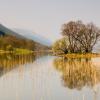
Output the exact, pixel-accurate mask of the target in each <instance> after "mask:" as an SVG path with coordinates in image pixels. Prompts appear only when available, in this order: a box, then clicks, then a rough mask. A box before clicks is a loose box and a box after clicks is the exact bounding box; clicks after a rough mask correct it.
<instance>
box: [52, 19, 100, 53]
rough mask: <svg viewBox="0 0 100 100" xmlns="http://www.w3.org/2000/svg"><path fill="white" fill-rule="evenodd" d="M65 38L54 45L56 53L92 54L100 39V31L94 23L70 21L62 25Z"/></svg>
mask: <svg viewBox="0 0 100 100" xmlns="http://www.w3.org/2000/svg"><path fill="white" fill-rule="evenodd" d="M61 34H62V35H63V38H62V39H60V40H58V41H56V42H55V43H54V45H53V51H54V52H55V53H57V52H62V53H65V54H66V53H90V52H92V50H93V47H94V46H95V44H96V43H97V42H98V40H99V39H100V29H99V28H98V27H97V26H95V25H94V24H93V23H88V24H84V23H83V22H82V21H70V22H68V23H65V24H63V25H62V31H61Z"/></svg>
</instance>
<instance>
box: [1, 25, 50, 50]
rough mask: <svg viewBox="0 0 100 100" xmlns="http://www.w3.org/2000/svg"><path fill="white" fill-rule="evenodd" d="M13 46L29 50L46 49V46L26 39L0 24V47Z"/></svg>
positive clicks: (7, 47)
mask: <svg viewBox="0 0 100 100" xmlns="http://www.w3.org/2000/svg"><path fill="white" fill-rule="evenodd" d="M13 48H21V49H29V50H34V51H35V50H46V49H48V46H45V45H43V44H40V43H37V42H35V41H33V40H31V39H28V38H26V37H24V36H22V35H20V34H18V33H16V32H14V31H12V30H10V29H8V28H6V27H5V26H3V25H1V24H0V49H4V50H6V49H7V50H8V49H9V50H12V49H13Z"/></svg>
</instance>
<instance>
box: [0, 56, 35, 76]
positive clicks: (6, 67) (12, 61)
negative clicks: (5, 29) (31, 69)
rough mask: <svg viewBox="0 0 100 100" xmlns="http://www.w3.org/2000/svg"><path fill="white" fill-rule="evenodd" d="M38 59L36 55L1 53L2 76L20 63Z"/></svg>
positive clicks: (0, 68)
mask: <svg viewBox="0 0 100 100" xmlns="http://www.w3.org/2000/svg"><path fill="white" fill-rule="evenodd" d="M35 59H36V56H35V55H32V54H31V55H14V54H0V76H2V75H3V74H4V73H6V72H8V71H10V70H12V69H13V68H16V67H17V66H19V65H24V64H27V63H32V62H33V61H34V60H35Z"/></svg>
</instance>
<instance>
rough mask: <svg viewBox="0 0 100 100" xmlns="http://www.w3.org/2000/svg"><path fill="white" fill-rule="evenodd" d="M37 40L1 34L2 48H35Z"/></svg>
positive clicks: (0, 47) (0, 45)
mask: <svg viewBox="0 0 100 100" xmlns="http://www.w3.org/2000/svg"><path fill="white" fill-rule="evenodd" d="M34 47H35V42H34V41H32V40H28V39H20V38H17V37H15V36H12V35H6V34H5V35H0V49H2V50H13V49H14V48H22V49H29V50H34Z"/></svg>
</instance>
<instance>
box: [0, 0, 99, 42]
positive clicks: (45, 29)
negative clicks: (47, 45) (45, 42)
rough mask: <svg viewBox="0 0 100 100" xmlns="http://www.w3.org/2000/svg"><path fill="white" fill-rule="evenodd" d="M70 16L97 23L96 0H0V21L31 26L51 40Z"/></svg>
mask: <svg viewBox="0 0 100 100" xmlns="http://www.w3.org/2000/svg"><path fill="white" fill-rule="evenodd" d="M70 20H83V22H85V23H86V22H94V23H95V24H96V25H97V26H99V27H100V0H0V23H2V24H4V25H5V26H7V27H9V28H12V29H13V28H18V29H19V28H20V29H26V30H32V31H34V32H36V33H38V34H41V35H43V36H45V37H47V38H50V39H51V40H52V41H55V40H56V39H57V38H59V37H60V29H61V25H62V24H63V23H65V22H68V21H70Z"/></svg>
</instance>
